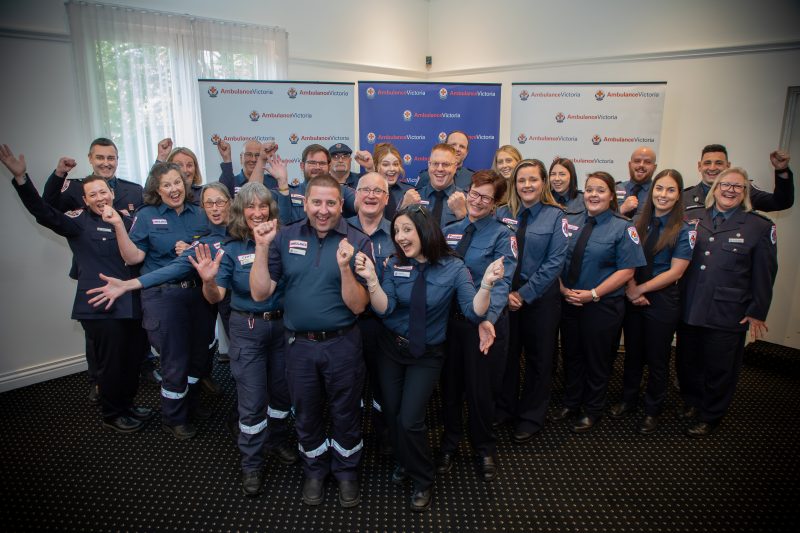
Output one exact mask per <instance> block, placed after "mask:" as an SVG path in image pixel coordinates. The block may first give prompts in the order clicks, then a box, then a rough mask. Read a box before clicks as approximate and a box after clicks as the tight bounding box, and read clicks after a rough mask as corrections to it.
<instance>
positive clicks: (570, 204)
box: [550, 157, 585, 213]
mask: <svg viewBox="0 0 800 533" xmlns="http://www.w3.org/2000/svg"><path fill="white" fill-rule="evenodd" d="M550 190H551V191H552V192H553V199H554V200H555V201H556V202H558V204H559V205H561V207H563V208H564V209H566V211H567V212H568V213H579V212H581V211H583V210H584V209H585V207H584V204H583V192H581V191H580V190H578V174H577V173H576V172H575V165H574V164H573V163H572V160H570V159H566V158H564V157H557V158H555V159H554V160H553V162H552V163H551V164H550Z"/></svg>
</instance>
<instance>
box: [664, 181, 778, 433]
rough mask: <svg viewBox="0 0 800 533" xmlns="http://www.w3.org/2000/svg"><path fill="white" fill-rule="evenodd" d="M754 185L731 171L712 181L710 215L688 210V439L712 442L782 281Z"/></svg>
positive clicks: (681, 330) (682, 329)
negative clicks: (693, 234) (693, 236)
mask: <svg viewBox="0 0 800 533" xmlns="http://www.w3.org/2000/svg"><path fill="white" fill-rule="evenodd" d="M752 209H753V207H752V203H751V201H750V180H749V179H748V178H747V172H746V171H745V170H744V169H743V168H739V167H731V168H729V169H727V170H724V171H722V172H721V173H720V174H719V176H717V178H716V179H715V180H714V183H713V184H712V185H711V189H710V190H709V191H708V195H707V196H706V204H705V209H703V208H696V209H691V210H687V218H689V219H691V220H690V222H689V224H691V225H692V226H694V227H695V228H696V231H697V245H696V249H695V258H694V260H693V261H692V263H691V264H690V265H689V268H688V270H687V271H686V275H685V276H684V281H683V283H682V285H681V296H682V298H681V300H682V302H683V306H682V307H683V309H682V315H681V323H680V325H679V326H678V350H677V360H676V365H675V366H676V368H677V370H678V377H679V380H680V384H681V396H682V397H683V401H684V408H683V410H682V411H681V413H680V414H681V417H682V418H684V419H686V420H688V421H690V424H689V427H688V428H687V429H686V434H687V435H688V436H690V437H705V436H707V435H710V434H711V433H712V432H713V431H714V430H715V429H716V428H717V426H718V425H719V424H720V422H721V421H722V418H723V417H724V416H725V413H726V412H727V410H728V406H729V405H730V404H731V401H732V400H733V394H734V391H735V390H736V382H737V380H738V378H739V370H740V369H741V366H742V356H743V354H744V342H745V338H746V337H747V330H748V329H749V330H750V338H751V339H752V340H757V339H759V338H760V337H762V336H763V335H764V332H765V331H766V330H767V325H766V323H765V322H764V321H765V320H766V319H767V313H768V312H769V306H770V303H771V302H772V285H773V284H774V283H775V276H776V275H777V273H778V252H777V247H778V246H777V244H778V236H777V233H776V230H775V224H773V222H772V221H771V220H770V219H768V218H766V217H764V216H763V215H760V214H758V213H754V212H753V211H752Z"/></svg>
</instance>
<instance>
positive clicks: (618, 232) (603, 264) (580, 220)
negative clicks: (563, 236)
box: [561, 209, 647, 296]
mask: <svg viewBox="0 0 800 533" xmlns="http://www.w3.org/2000/svg"><path fill="white" fill-rule="evenodd" d="M588 216H589V215H588V214H587V213H578V214H572V213H567V232H568V233H569V234H570V240H569V248H568V250H567V259H566V261H565V262H564V270H563V271H562V276H561V279H562V280H563V281H566V279H567V274H568V273H569V264H570V261H571V260H572V252H573V251H574V250H575V244H576V243H577V242H578V239H579V238H580V234H581V230H582V229H583V228H584V227H585V224H586V220H587V219H588ZM595 218H596V219H597V225H596V226H595V227H594V230H592V235H591V236H590V237H589V242H588V243H586V250H585V251H584V254H583V263H582V267H581V274H580V276H579V277H578V281H577V283H575V285H574V286H573V287H567V288H569V289H577V290H586V291H588V290H591V289H594V288H595V287H597V286H598V285H600V284H601V283H602V282H603V281H605V279H606V278H608V277H609V276H611V274H613V273H614V272H616V271H617V270H623V269H626V268H636V267H640V266H645V265H646V264H647V261H646V260H645V258H644V251H643V250H642V246H641V243H640V242H639V234H638V233H637V232H636V228H635V227H634V226H633V225H632V224H631V221H630V220H629V219H628V218H626V217H624V216H622V215H620V214H619V213H615V212H613V211H611V210H610V209H607V210H605V211H603V212H602V213H600V214H599V215H597V216H596V217H595ZM565 285H566V283H565ZM624 290H625V288H624V287H620V288H619V289H617V290H616V291H614V292H612V293H609V294H607V295H605V296H618V295H621V294H622V293H623V292H624Z"/></svg>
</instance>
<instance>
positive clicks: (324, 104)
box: [198, 80, 356, 182]
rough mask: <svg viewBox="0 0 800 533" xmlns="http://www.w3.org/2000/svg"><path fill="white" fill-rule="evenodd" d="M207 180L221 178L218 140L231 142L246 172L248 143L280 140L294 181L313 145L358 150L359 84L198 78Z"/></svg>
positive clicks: (238, 167)
mask: <svg viewBox="0 0 800 533" xmlns="http://www.w3.org/2000/svg"><path fill="white" fill-rule="evenodd" d="M198 81H199V86H200V112H201V114H202V121H203V149H204V150H203V152H204V155H205V171H206V173H207V178H206V181H207V182H208V181H216V180H217V179H218V177H219V173H220V170H219V163H220V162H221V161H222V159H221V157H220V155H219V152H218V151H217V147H216V144H217V142H218V141H219V140H220V139H222V140H225V141H227V142H229V143H230V145H231V159H232V161H233V172H234V174H238V173H239V172H240V171H241V163H240V160H239V154H241V152H242V151H243V150H242V148H244V144H245V142H247V141H248V140H250V139H256V140H258V141H261V142H264V141H275V142H276V143H278V147H279V148H278V154H279V155H280V156H281V157H282V158H283V159H288V160H289V161H290V163H289V181H290V182H291V181H292V180H294V179H295V178H297V179H300V180H301V181H302V179H303V175H302V173H301V171H300V167H299V163H300V156H301V154H302V152H303V149H304V148H305V147H306V146H308V145H309V144H314V143H316V144H321V145H322V146H324V147H325V148H329V147H330V146H331V145H333V144H336V143H345V144H347V145H348V146H350V148H351V149H353V150H355V149H356V146H355V144H354V141H355V120H354V117H355V114H354V110H355V84H353V83H322V82H298V81H241V80H198Z"/></svg>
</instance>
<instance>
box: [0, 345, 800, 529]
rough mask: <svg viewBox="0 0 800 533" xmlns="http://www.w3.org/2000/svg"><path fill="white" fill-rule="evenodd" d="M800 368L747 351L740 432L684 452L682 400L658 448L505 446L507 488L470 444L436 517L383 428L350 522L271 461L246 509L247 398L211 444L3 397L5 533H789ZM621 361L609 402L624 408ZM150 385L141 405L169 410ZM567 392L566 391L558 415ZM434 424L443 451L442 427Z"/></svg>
mask: <svg viewBox="0 0 800 533" xmlns="http://www.w3.org/2000/svg"><path fill="white" fill-rule="evenodd" d="M799 368H800V353H798V351H796V350H790V349H787V348H783V347H780V346H776V345H770V344H767V343H757V344H755V345H752V346H751V347H750V348H748V350H747V355H746V365H745V367H744V369H743V372H742V376H741V379H740V382H739V388H738V391H737V394H736V398H735V400H734V404H733V406H732V409H731V411H730V414H729V416H728V417H727V418H726V420H725V422H724V423H723V425H722V426H721V427H720V428H719V430H718V431H717V432H716V433H715V434H714V435H713V436H711V437H710V438H707V439H705V440H691V439H689V438H687V437H685V436H683V433H682V431H683V427H684V425H683V423H681V422H679V421H677V420H676V419H675V417H674V407H675V405H676V401H677V393H676V391H675V390H674V389H672V390H670V396H669V405H668V407H667V412H666V413H665V415H664V416H663V417H662V424H661V426H660V427H659V429H658V431H657V432H656V434H654V435H651V436H642V435H639V434H638V433H636V431H635V428H636V424H637V418H630V419H626V420H621V421H614V420H610V419H608V418H605V419H603V420H602V422H601V423H600V425H599V427H598V428H596V430H595V431H594V432H592V433H591V434H589V435H573V434H572V433H571V432H570V431H569V430H568V427H567V426H566V425H564V424H548V426H547V427H546V428H545V430H544V431H543V432H542V433H541V434H540V435H539V436H537V437H536V439H535V440H534V441H533V442H531V443H528V444H526V445H522V446H519V445H515V444H513V443H512V442H511V433H512V431H513V430H512V429H510V428H508V427H502V428H501V429H500V430H499V439H500V442H499V460H500V468H501V470H500V474H499V477H498V479H497V480H496V481H495V482H493V483H484V482H483V481H481V480H479V479H478V477H477V475H476V474H477V460H476V459H475V458H473V457H472V456H471V452H470V449H469V445H468V444H467V443H466V442H464V443H462V447H461V450H460V454H459V456H458V457H457V459H456V465H455V467H454V469H453V470H452V472H450V473H449V474H447V475H446V476H444V477H438V478H437V481H436V492H435V497H434V502H433V507H432V509H431V510H430V512H428V513H423V514H421V515H420V514H415V513H412V512H411V511H409V510H408V503H409V497H410V490H411V489H410V488H409V487H408V486H406V487H397V486H395V485H393V484H391V483H389V482H388V477H389V475H390V473H391V470H392V466H393V464H392V461H391V459H390V458H387V457H383V456H380V455H378V454H377V453H376V452H375V445H374V438H373V436H372V435H371V431H370V428H369V424H368V423H367V424H366V426H367V427H366V428H365V429H366V431H367V432H368V435H367V437H366V438H365V442H366V451H365V455H364V460H363V462H362V471H361V482H362V502H361V504H360V505H359V506H358V507H356V508H353V509H342V508H341V507H340V506H339V504H338V502H337V491H336V487H335V484H333V483H329V484H328V487H327V493H326V500H325V502H324V503H323V504H322V505H320V506H319V507H315V508H311V507H308V506H305V505H303V504H302V503H301V501H300V487H301V483H302V474H301V468H300V467H299V466H285V465H282V464H281V463H279V462H278V461H277V460H275V459H274V458H270V459H269V461H268V465H267V469H266V489H265V491H264V493H263V494H262V495H261V496H260V497H259V498H256V499H248V498H245V497H244V496H242V494H241V491H240V472H239V457H238V453H237V451H236V448H235V446H234V444H233V441H232V439H231V438H230V435H229V434H228V433H227V432H226V430H225V427H224V418H225V414H226V413H227V411H228V409H229V407H230V405H231V402H232V400H233V394H234V386H233V381H232V379H231V376H230V372H229V370H228V368H227V366H226V365H217V366H216V368H215V379H216V380H217V381H218V382H219V383H220V384H221V385H222V387H223V391H224V393H223V395H222V397H221V398H218V399H217V400H216V401H215V402H214V404H213V407H214V416H212V417H211V418H210V419H209V420H207V421H205V422H202V423H201V424H200V426H199V432H198V436H197V437H196V438H194V439H191V440H189V441H185V442H178V441H175V440H174V439H173V438H171V437H170V436H168V435H167V434H165V433H163V432H162V431H161V429H160V427H159V424H158V423H155V422H151V423H150V425H149V426H148V427H147V428H145V430H144V431H142V432H139V433H135V434H132V435H119V434H116V433H112V432H110V431H108V430H104V429H103V428H102V427H101V425H100V422H99V418H98V416H97V412H96V409H97V408H96V407H93V406H91V405H89V404H88V402H87V400H86V393H87V386H86V376H85V374H76V375H72V376H68V377H64V378H60V379H56V380H53V381H50V382H47V383H41V384H37V385H32V386H29V387H25V388H23V389H18V390H15V391H11V392H7V393H3V394H0V416H1V417H2V418H1V419H2V432H0V476H1V477H0V479H2V482H0V498H1V500H0V501H2V511H0V527H2V530H3V531H22V530H38V531H41V530H59V531H159V530H161V531H255V530H274V531H315V532H321V531H354V532H355V531H358V532H367V531H369V532H372V531H375V532H377V531H391V532H394V531H397V532H401V531H402V532H423V531H545V532H546V531H576V532H602V531H609V532H611V531H613V532H625V531H676V532H680V531H745V530H746V531H765V532H767V531H768V532H775V531H789V530H790V529H791V530H794V527H796V523H797V521H798V518H800V488H799V482H800V469H799V468H798V466H800V453H799V452H798V450H800V431H798V428H799V427H800V386H799V385H800V372H798V369H799ZM620 377H621V357H620V358H618V361H617V364H616V369H615V374H614V380H613V382H612V384H611V389H610V398H611V399H612V400H615V399H616V398H617V396H618V394H619V389H620ZM157 391H158V389H157V388H156V387H155V386H153V385H142V388H141V390H140V393H139V402H140V403H141V404H144V405H148V406H154V407H155V406H157V405H158V396H157ZM560 392H561V384H560V383H559V382H558V380H556V382H555V384H554V395H555V397H554V402H556V403H557V402H558V400H559V398H558V396H559V395H560ZM437 403H438V398H434V402H432V405H431V407H430V410H429V421H430V426H431V439H432V440H431V442H438V437H439V435H440V432H441V424H440V421H439V419H438V415H437V409H436V407H437Z"/></svg>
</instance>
